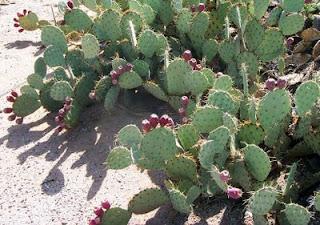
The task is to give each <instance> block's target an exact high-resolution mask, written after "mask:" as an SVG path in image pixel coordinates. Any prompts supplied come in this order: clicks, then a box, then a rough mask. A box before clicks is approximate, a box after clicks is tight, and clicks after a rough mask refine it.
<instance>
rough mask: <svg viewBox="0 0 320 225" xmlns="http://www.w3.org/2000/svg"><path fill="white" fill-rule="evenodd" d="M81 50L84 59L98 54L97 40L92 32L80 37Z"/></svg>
mask: <svg viewBox="0 0 320 225" xmlns="http://www.w3.org/2000/svg"><path fill="white" fill-rule="evenodd" d="M82 51H83V54H84V58H85V59H93V58H96V57H97V56H98V55H99V53H100V47H99V42H98V40H97V39H96V37H95V36H93V35H92V34H85V35H84V36H83V37H82Z"/></svg>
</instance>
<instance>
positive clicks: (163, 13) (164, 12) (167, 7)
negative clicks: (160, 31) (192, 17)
mask: <svg viewBox="0 0 320 225" xmlns="http://www.w3.org/2000/svg"><path fill="white" fill-rule="evenodd" d="M158 16H159V18H160V20H161V21H162V23H163V25H164V26H168V25H169V24H170V23H171V21H172V20H173V18H174V11H173V8H172V5H171V2H170V1H167V0H161V1H160V8H159V10H158Z"/></svg>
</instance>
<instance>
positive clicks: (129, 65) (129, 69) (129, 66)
mask: <svg viewBox="0 0 320 225" xmlns="http://www.w3.org/2000/svg"><path fill="white" fill-rule="evenodd" d="M132 68H133V65H132V64H131V63H127V65H126V71H131V70H132Z"/></svg>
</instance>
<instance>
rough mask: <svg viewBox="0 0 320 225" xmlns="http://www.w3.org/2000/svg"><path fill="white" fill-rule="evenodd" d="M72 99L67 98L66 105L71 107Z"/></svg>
mask: <svg viewBox="0 0 320 225" xmlns="http://www.w3.org/2000/svg"><path fill="white" fill-rule="evenodd" d="M71 102H72V99H71V98H70V97H69V96H68V97H66V99H65V100H64V104H66V105H71Z"/></svg>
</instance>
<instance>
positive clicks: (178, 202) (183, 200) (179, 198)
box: [170, 189, 191, 214]
mask: <svg viewBox="0 0 320 225" xmlns="http://www.w3.org/2000/svg"><path fill="white" fill-rule="evenodd" d="M170 199H171V202H172V205H173V208H174V209H175V210H177V211H178V212H180V213H186V214H188V213H190V212H191V205H190V204H188V203H187V197H186V196H185V195H184V194H183V193H181V192H180V191H179V190H175V189H173V190H170Z"/></svg>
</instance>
